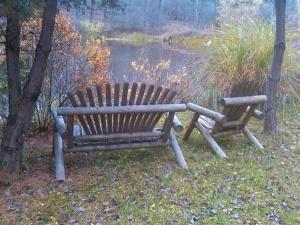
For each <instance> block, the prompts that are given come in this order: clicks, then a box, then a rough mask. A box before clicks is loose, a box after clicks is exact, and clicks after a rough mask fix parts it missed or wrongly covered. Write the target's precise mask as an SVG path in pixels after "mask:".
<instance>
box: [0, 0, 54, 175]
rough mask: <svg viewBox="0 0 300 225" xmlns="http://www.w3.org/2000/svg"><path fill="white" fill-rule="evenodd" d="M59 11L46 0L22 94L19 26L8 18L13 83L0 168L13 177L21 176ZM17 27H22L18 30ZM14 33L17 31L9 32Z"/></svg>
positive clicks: (8, 50) (9, 74)
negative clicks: (25, 146)
mask: <svg viewBox="0 0 300 225" xmlns="http://www.w3.org/2000/svg"><path fill="white" fill-rule="evenodd" d="M56 10H57V0H48V1H46V5H45V8H44V13H43V23H42V31H41V34H40V39H39V42H38V45H37V47H36V50H35V57H34V61H33V65H32V67H31V70H30V72H29V74H28V78H27V81H26V83H25V86H24V89H23V94H22V95H21V91H20V83H19V76H20V74H19V46H20V23H19V20H18V18H17V17H13V18H11V17H8V18H7V21H8V23H7V29H6V41H7V44H6V45H5V48H6V53H7V58H6V60H7V68H8V72H7V75H8V83H9V84H10V86H9V89H10V90H9V93H10V94H9V107H10V108H9V116H8V119H7V124H6V127H5V130H4V135H3V140H2V144H1V152H0V162H1V169H2V170H4V171H6V172H9V173H11V174H12V175H18V174H19V172H20V169H21V160H22V148H23V144H24V141H25V135H26V133H27V131H28V128H29V125H30V123H31V120H32V116H33V112H34V108H35V104H36V101H37V99H38V96H39V94H40V92H41V87H42V82H43V78H44V72H45V70H46V66H47V59H48V56H49V54H50V51H51V45H52V36H53V31H54V24H55V15H56ZM17 24H19V27H18V26H17ZM17 28H18V29H17ZM12 30H13V31H14V32H10V31H12Z"/></svg>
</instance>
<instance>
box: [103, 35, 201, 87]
mask: <svg viewBox="0 0 300 225" xmlns="http://www.w3.org/2000/svg"><path fill="white" fill-rule="evenodd" d="M108 47H109V48H110V51H111V53H110V59H109V62H110V64H109V68H108V69H109V73H110V75H111V77H112V78H113V80H114V81H115V82H120V83H122V82H125V81H126V82H133V81H140V80H143V75H142V74H138V73H136V72H134V71H133V70H132V67H131V63H132V62H133V61H137V62H138V61H140V60H143V59H148V65H150V66H155V65H157V64H158V63H159V62H161V61H162V60H170V66H169V69H168V71H167V73H168V74H175V73H178V72H187V73H191V72H193V71H194V69H195V66H196V63H197V62H199V60H198V59H199V57H201V56H200V55H199V54H193V53H190V52H188V51H184V50H179V49H175V48H172V47H171V46H168V45H164V44H161V43H151V44H146V45H133V44H130V43H124V42H118V41H108Z"/></svg>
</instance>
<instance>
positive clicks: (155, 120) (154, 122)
mask: <svg viewBox="0 0 300 225" xmlns="http://www.w3.org/2000/svg"><path fill="white" fill-rule="evenodd" d="M175 96H176V92H175V91H172V92H170V93H169V95H167V96H166V97H165V99H164V100H163V101H162V103H163V104H168V103H171V102H172V101H173V99H174V97H175ZM162 115H163V113H156V116H155V117H154V119H153V121H152V123H151V125H150V130H152V129H153V128H154V127H155V126H156V124H157V123H158V121H159V120H160V118H161V117H162Z"/></svg>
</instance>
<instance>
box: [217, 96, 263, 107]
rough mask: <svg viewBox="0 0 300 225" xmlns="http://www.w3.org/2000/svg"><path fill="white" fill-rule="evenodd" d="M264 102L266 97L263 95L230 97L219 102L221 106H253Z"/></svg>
mask: <svg viewBox="0 0 300 225" xmlns="http://www.w3.org/2000/svg"><path fill="white" fill-rule="evenodd" d="M266 101H267V96H265V95H255V96H244V97H230V98H223V99H222V100H221V105H223V106H234V105H255V104H262V103H265V102H266Z"/></svg>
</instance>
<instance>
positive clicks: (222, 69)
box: [205, 19, 300, 100]
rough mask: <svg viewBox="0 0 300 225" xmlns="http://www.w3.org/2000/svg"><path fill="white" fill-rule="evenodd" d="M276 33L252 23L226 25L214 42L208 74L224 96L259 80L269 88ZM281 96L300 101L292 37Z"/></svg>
mask: <svg viewBox="0 0 300 225" xmlns="http://www.w3.org/2000/svg"><path fill="white" fill-rule="evenodd" d="M274 37H275V32H274V30H273V28H272V26H271V25H270V24H269V23H265V22H261V21H257V20H252V19H248V20H247V21H243V22H241V23H235V24H231V25H224V26H223V27H222V28H221V29H220V30H219V31H217V32H216V34H215V38H214V39H213V40H212V45H211V46H212V55H211V58H210V60H209V63H208V66H207V68H206V71H205V74H206V77H207V79H206V80H207V81H208V83H209V84H213V85H214V86H216V87H217V88H218V89H219V90H220V91H222V92H223V93H224V92H225V93H226V92H228V90H230V89H231V87H232V85H234V84H236V83H237V82H239V81H241V80H257V81H258V82H259V83H260V86H261V88H262V89H263V88H264V87H265V83H266V78H267V76H268V73H269V65H270V62H271V59H272V54H273V45H274ZM287 39H288V41H287V47H286V52H285V58H284V65H283V71H282V80H281V82H280V87H279V94H280V95H281V96H291V97H293V98H296V99H298V100H299V99H300V96H299V93H298V91H297V90H299V78H297V76H296V73H297V72H296V71H297V69H298V68H297V65H296V64H295V63H294V62H295V54H294V53H295V52H294V51H293V49H292V45H291V41H290V37H289V35H287Z"/></svg>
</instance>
